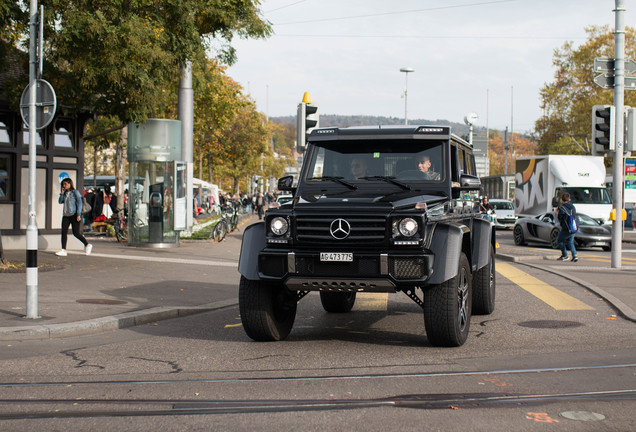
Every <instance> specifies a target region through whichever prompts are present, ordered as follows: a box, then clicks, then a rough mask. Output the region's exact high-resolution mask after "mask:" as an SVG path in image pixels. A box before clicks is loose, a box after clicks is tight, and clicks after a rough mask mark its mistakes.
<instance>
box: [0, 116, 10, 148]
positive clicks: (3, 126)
mask: <svg viewBox="0 0 636 432" xmlns="http://www.w3.org/2000/svg"><path fill="white" fill-rule="evenodd" d="M6 145H11V136H10V135H9V128H8V127H7V122H6V121H4V120H0V146H6Z"/></svg>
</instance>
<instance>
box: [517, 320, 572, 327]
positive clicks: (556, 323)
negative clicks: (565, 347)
mask: <svg viewBox="0 0 636 432" xmlns="http://www.w3.org/2000/svg"><path fill="white" fill-rule="evenodd" d="M519 325H520V326H521V327H530V328H547V329H556V328H568V327H581V326H582V325H583V324H581V323H580V322H576V321H556V320H539V321H524V322H520V323H519Z"/></svg>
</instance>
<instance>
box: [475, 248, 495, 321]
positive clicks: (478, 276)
mask: <svg viewBox="0 0 636 432" xmlns="http://www.w3.org/2000/svg"><path fill="white" fill-rule="evenodd" d="M495 288H496V284H495V251H494V249H493V248H490V257H489V259H488V264H487V265H486V266H484V267H482V268H480V269H479V270H477V271H476V272H475V274H474V275H473V315H490V314H491V313H492V312H493V311H494V310H495Z"/></svg>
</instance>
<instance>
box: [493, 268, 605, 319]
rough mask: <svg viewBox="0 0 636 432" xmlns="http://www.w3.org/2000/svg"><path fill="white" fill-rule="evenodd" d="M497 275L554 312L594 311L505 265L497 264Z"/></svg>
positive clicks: (526, 274) (532, 277)
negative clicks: (545, 304)
mask: <svg viewBox="0 0 636 432" xmlns="http://www.w3.org/2000/svg"><path fill="white" fill-rule="evenodd" d="M497 273H499V274H500V275H502V276H503V277H505V278H506V279H509V280H510V281H511V282H513V283H514V284H516V285H519V286H520V287H521V288H523V289H524V290H526V291H528V292H529V293H530V294H532V295H533V296H535V297H537V298H538V299H539V300H541V301H543V302H545V303H547V304H548V305H549V306H551V307H552V308H554V309H556V310H594V308H593V307H591V306H588V305H586V304H585V303H583V302H582V301H580V300H577V299H575V298H574V297H572V296H570V295H568V294H566V293H564V292H562V291H559V290H558V289H556V288H554V287H553V286H550V285H548V284H546V283H545V282H543V281H541V280H539V279H537V278H535V277H534V276H531V275H529V274H528V273H525V272H522V271H521V270H519V269H517V268H515V267H513V266H512V265H510V264H507V263H497Z"/></svg>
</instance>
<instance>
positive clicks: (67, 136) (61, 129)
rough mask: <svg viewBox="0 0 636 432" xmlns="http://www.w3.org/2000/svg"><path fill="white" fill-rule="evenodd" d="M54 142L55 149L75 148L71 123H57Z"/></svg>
mask: <svg viewBox="0 0 636 432" xmlns="http://www.w3.org/2000/svg"><path fill="white" fill-rule="evenodd" d="M53 142H54V143H55V147H62V148H71V149H72V148H73V134H72V129H71V122H70V121H68V120H58V121H56V122H55V128H54V132H53Z"/></svg>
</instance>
